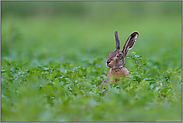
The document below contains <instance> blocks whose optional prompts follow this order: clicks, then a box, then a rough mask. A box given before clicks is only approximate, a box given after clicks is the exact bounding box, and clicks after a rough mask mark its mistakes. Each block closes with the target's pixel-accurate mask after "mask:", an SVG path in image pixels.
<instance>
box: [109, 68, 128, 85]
mask: <svg viewBox="0 0 183 123" xmlns="http://www.w3.org/2000/svg"><path fill="white" fill-rule="evenodd" d="M128 74H129V71H128V70H127V69H126V68H120V69H110V70H109V72H108V73H107V79H109V77H111V76H113V75H115V76H119V77H121V76H124V77H129V75H128ZM114 81H115V82H117V81H118V80H117V79H115V80H114Z"/></svg>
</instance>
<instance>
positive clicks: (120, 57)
mask: <svg viewBox="0 0 183 123" xmlns="http://www.w3.org/2000/svg"><path fill="white" fill-rule="evenodd" d="M114 35H115V43H116V44H115V51H114V52H110V53H109V57H108V58H107V60H106V66H107V67H109V68H110V70H109V72H108V73H107V80H104V81H103V82H102V83H108V81H109V78H110V77H111V76H113V75H115V76H118V77H122V76H124V77H129V71H128V70H127V69H126V68H125V57H126V55H127V52H128V51H129V50H131V49H132V48H133V46H134V44H135V41H136V39H137V38H138V35H139V34H138V33H137V32H134V33H132V34H131V35H130V36H129V37H128V39H127V41H126V43H125V45H124V46H123V50H122V51H120V40H119V36H118V32H117V31H116V32H115V33H114ZM118 81H119V80H118V79H117V78H116V79H114V82H116V84H118ZM101 86H102V84H101ZM101 86H100V88H101Z"/></svg>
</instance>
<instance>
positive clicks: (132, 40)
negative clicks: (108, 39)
mask: <svg viewBox="0 0 183 123" xmlns="http://www.w3.org/2000/svg"><path fill="white" fill-rule="evenodd" d="M138 35H139V34H138V33H137V32H134V33H132V34H131V35H130V36H129V37H128V39H127V41H126V43H125V45H124V46H123V50H122V52H123V54H124V56H126V55H127V52H128V50H131V49H132V48H133V45H134V44H135V41H136V39H137V38H138Z"/></svg>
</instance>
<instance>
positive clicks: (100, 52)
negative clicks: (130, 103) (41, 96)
mask: <svg viewBox="0 0 183 123" xmlns="http://www.w3.org/2000/svg"><path fill="white" fill-rule="evenodd" d="M181 3H182V2H181V1H167V2H164V1H161V2H160V1H156V2H142V1H141V2H131V1H129V2H127V1H118V2H117V1H116V2H86V1H85V2H79V1H77V2H71V1H68V2H63V1H58V2H56V1H55V2H28V1H27V2H21V1H17V2H15V1H14V2H10V1H3V2H1V7H2V17H1V26H2V28H1V31H2V35H1V36H2V37H1V47H2V53H1V55H2V57H3V58H8V59H12V60H16V61H18V62H20V63H24V62H27V61H29V63H34V64H36V65H37V64H39V62H48V61H54V62H58V63H64V62H70V63H75V64H81V63H82V61H83V60H92V59H95V58H104V60H103V62H104V66H105V59H106V58H107V57H108V53H109V52H111V51H114V49H115V48H114V46H115V41H114V32H115V31H118V33H119V37H120V40H121V47H122V46H123V45H124V43H125V41H126V39H127V38H128V36H129V35H130V34H131V33H133V32H134V31H137V32H139V38H138V39H137V42H136V44H135V46H134V48H133V49H132V50H131V51H130V52H136V53H137V54H139V55H141V56H142V57H143V58H147V59H153V60H155V61H158V60H160V61H162V60H163V62H164V63H163V64H168V67H172V68H174V67H180V66H181V41H182V40H181V35H182V33H181V29H182V26H181V23H182V20H181V19H182V16H181V15H182V13H181ZM129 54H130V53H129ZM126 65H128V64H126Z"/></svg>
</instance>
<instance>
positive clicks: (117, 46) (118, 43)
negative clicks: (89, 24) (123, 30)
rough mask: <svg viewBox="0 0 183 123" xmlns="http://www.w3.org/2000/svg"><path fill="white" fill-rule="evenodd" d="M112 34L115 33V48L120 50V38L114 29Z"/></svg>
mask: <svg viewBox="0 0 183 123" xmlns="http://www.w3.org/2000/svg"><path fill="white" fill-rule="evenodd" d="M114 35H115V42H116V45H115V50H120V40H119V36H118V32H117V31H116V32H115V33H114Z"/></svg>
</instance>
